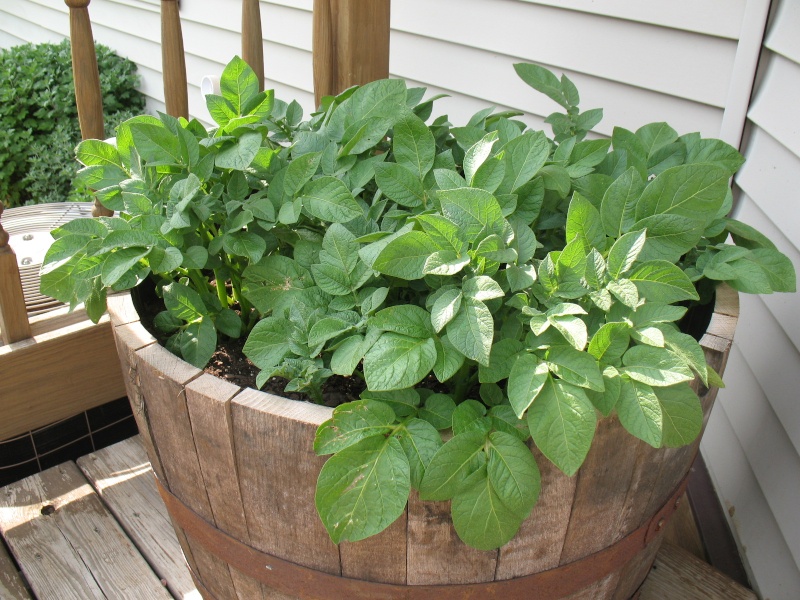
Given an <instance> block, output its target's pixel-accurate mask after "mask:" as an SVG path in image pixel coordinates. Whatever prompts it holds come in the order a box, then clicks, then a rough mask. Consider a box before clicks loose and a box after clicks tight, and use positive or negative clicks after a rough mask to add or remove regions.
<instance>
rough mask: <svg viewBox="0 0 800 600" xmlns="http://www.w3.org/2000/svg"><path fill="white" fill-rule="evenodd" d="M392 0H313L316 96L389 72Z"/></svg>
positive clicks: (380, 77)
mask: <svg viewBox="0 0 800 600" xmlns="http://www.w3.org/2000/svg"><path fill="white" fill-rule="evenodd" d="M389 13H390V1H389V0H315V1H314V34H313V49H314V96H315V100H316V103H317V105H319V103H320V100H321V98H322V97H323V96H329V95H335V94H338V93H340V92H342V91H344V90H346V89H347V88H349V87H351V86H354V85H363V84H365V83H369V82H370V81H375V80H376V79H384V78H386V77H388V76H389V21H390V19H389Z"/></svg>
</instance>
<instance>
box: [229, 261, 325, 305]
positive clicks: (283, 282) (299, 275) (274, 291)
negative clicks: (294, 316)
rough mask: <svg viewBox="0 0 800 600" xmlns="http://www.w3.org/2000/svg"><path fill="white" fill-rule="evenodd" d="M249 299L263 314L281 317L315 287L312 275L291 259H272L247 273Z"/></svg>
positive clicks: (245, 283) (246, 293)
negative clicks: (281, 314) (303, 291)
mask: <svg viewBox="0 0 800 600" xmlns="http://www.w3.org/2000/svg"><path fill="white" fill-rule="evenodd" d="M243 279H244V283H243V285H242V287H243V292H244V295H245V298H247V300H249V301H250V302H251V303H252V304H253V305H254V306H255V307H256V309H257V310H258V311H259V312H261V313H262V314H269V313H270V312H273V314H280V313H281V312H282V311H283V310H285V309H288V308H289V306H291V304H292V303H293V301H294V299H295V298H296V297H297V295H298V294H299V293H300V292H301V291H302V290H304V289H307V288H309V287H311V286H313V285H314V280H313V279H312V277H311V273H309V272H308V270H306V269H305V268H303V267H302V266H301V265H300V264H299V263H298V262H297V261H294V260H292V259H291V258H289V257H287V256H280V255H271V256H267V257H266V258H263V259H261V260H260V261H259V262H258V263H257V264H255V265H250V266H248V267H247V268H246V269H245V270H244V272H243Z"/></svg>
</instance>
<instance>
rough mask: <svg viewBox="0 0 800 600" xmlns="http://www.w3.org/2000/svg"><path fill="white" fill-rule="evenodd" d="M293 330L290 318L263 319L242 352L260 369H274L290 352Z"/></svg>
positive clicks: (257, 324) (254, 328)
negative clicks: (290, 338)
mask: <svg viewBox="0 0 800 600" xmlns="http://www.w3.org/2000/svg"><path fill="white" fill-rule="evenodd" d="M291 332H292V323H291V322H290V321H289V320H288V319H282V318H278V317H267V318H266V319H262V320H261V321H259V322H258V323H256V326H255V327H253V330H252V331H251V332H250V335H249V336H248V337H247V341H246V342H245V344H244V348H243V349H242V352H244V355H245V356H246V357H247V358H249V359H250V360H251V361H252V362H253V364H254V365H255V366H257V367H258V368H259V369H261V370H268V369H272V368H274V367H276V366H277V365H279V364H280V363H281V361H282V360H283V359H284V357H285V356H286V355H287V354H288V353H289V337H290V335H291Z"/></svg>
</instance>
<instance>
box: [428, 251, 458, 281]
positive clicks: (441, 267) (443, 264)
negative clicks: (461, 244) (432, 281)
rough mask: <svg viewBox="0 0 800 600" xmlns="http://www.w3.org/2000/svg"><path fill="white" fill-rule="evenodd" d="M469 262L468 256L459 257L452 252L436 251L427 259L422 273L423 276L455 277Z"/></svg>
mask: <svg viewBox="0 0 800 600" xmlns="http://www.w3.org/2000/svg"><path fill="white" fill-rule="evenodd" d="M469 262H470V258H469V255H468V254H464V255H463V256H459V255H458V254H457V253H456V252H454V251H453V250H437V251H436V252H434V253H433V254H431V255H430V256H429V257H428V258H427V260H426V261H425V266H424V267H423V268H422V271H423V273H424V274H425V275H445V276H446V275H455V274H456V273H458V272H460V271H461V270H462V269H463V268H464V267H466V266H467V265H468V264H469Z"/></svg>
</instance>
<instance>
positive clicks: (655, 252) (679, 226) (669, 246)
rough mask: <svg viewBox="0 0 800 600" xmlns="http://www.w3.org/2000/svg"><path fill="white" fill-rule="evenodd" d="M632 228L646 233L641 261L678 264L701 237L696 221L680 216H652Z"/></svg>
mask: <svg viewBox="0 0 800 600" xmlns="http://www.w3.org/2000/svg"><path fill="white" fill-rule="evenodd" d="M633 228H634V229H635V230H637V231H640V230H642V229H645V230H646V231H647V240H645V243H644V248H642V252H641V253H640V254H639V260H641V261H648V260H667V261H670V262H673V263H674V262H678V260H680V258H681V256H683V255H684V254H686V253H687V252H688V251H689V250H691V249H692V248H694V247H695V246H696V245H697V243H698V242H699V241H700V238H701V237H702V236H703V230H702V228H701V227H700V226H698V223H697V221H696V220H694V219H689V218H687V217H682V216H680V215H653V216H651V217H646V218H644V219H642V220H641V221H637V222H636V224H635V225H634V226H633Z"/></svg>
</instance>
